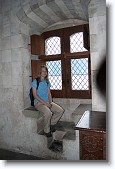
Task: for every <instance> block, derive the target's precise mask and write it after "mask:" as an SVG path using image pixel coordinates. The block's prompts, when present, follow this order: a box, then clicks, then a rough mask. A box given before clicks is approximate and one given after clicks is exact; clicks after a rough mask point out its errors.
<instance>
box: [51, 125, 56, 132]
mask: <svg viewBox="0 0 115 169" xmlns="http://www.w3.org/2000/svg"><path fill="white" fill-rule="evenodd" d="M50 130H51V132H52V133H53V132H55V131H56V127H55V125H51V126H50Z"/></svg>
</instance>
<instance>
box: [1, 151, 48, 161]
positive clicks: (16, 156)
mask: <svg viewBox="0 0 115 169" xmlns="http://www.w3.org/2000/svg"><path fill="white" fill-rule="evenodd" d="M0 160H48V159H43V158H40V157H35V156H31V155H27V154H22V153H17V152H12V151H9V150H5V149H0Z"/></svg>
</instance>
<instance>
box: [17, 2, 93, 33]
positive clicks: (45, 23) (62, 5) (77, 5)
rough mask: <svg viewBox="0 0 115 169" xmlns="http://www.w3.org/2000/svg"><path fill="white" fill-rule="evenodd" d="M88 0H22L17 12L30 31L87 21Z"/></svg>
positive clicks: (41, 31)
mask: <svg viewBox="0 0 115 169" xmlns="http://www.w3.org/2000/svg"><path fill="white" fill-rule="evenodd" d="M89 2H90V0H22V2H21V7H20V8H19V10H18V12H17V16H18V18H19V19H20V21H22V22H24V23H26V24H28V25H30V28H31V34H32V33H39V34H41V33H43V32H45V31H48V30H54V29H58V28H64V27H69V26H75V25H80V24H84V23H88V4H89Z"/></svg>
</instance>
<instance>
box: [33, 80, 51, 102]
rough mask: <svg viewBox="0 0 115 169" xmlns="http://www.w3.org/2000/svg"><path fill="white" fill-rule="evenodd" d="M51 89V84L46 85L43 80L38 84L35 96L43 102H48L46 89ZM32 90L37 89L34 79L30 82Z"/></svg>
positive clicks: (35, 100)
mask: <svg viewBox="0 0 115 169" xmlns="http://www.w3.org/2000/svg"><path fill="white" fill-rule="evenodd" d="M50 87H51V83H50V82H49V83H47V82H46V80H45V79H43V80H41V81H40V82H39V86H38V90H37V95H38V96H39V97H40V98H41V99H42V100H44V101H45V102H48V101H49V100H48V89H49V88H50ZM32 88H37V81H36V79H35V80H33V82H32ZM36 102H39V101H38V100H37V99H34V103H36Z"/></svg>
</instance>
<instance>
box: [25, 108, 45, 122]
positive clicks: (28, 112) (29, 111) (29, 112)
mask: <svg viewBox="0 0 115 169" xmlns="http://www.w3.org/2000/svg"><path fill="white" fill-rule="evenodd" d="M22 114H23V115H24V116H25V117H30V118H35V119H39V118H41V117H43V114H42V113H40V112H39V111H38V110H36V109H35V108H34V107H32V106H31V107H28V108H26V109H24V110H23V111H22Z"/></svg>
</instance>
